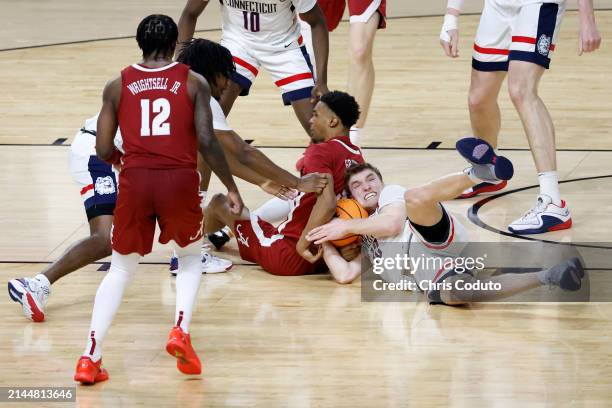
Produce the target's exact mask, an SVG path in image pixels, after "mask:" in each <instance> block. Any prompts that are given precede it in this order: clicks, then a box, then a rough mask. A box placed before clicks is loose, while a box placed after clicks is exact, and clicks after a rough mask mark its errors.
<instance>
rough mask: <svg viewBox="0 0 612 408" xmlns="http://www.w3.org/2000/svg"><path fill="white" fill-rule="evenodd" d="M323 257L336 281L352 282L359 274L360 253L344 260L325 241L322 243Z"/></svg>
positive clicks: (342, 282)
mask: <svg viewBox="0 0 612 408" xmlns="http://www.w3.org/2000/svg"><path fill="white" fill-rule="evenodd" d="M323 259H324V260H325V264H326V265H327V267H328V268H329V272H330V273H331V275H332V276H333V277H334V280H335V281H336V282H338V283H341V284H346V283H352V282H353V281H354V280H355V279H357V278H358V277H359V276H360V275H361V254H359V255H358V256H357V257H355V258H353V259H352V260H351V261H346V260H345V259H344V258H343V257H342V255H340V253H339V252H338V250H337V249H336V248H335V247H334V246H333V245H332V244H330V243H329V242H326V243H324V244H323Z"/></svg>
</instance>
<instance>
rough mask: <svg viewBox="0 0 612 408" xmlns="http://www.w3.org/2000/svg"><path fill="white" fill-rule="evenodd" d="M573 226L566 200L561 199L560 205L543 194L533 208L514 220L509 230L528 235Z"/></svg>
mask: <svg viewBox="0 0 612 408" xmlns="http://www.w3.org/2000/svg"><path fill="white" fill-rule="evenodd" d="M571 226H572V217H571V215H570V212H569V209H568V208H567V204H566V203H565V201H563V200H561V206H558V205H556V204H554V203H553V202H552V198H550V196H548V195H546V194H541V195H540V196H538V199H537V201H536V203H535V205H534V206H533V208H531V209H530V210H529V211H527V212H526V213H525V215H523V216H522V217H521V218H519V219H517V220H515V221H513V222H512V223H511V224H510V225H509V226H508V230H509V231H510V232H513V233H515V234H521V235H528V234H543V233H545V232H551V231H559V230H564V229H568V228H571Z"/></svg>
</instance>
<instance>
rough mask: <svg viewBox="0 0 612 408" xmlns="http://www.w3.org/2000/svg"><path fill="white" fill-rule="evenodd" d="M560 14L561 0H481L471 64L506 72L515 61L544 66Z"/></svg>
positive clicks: (545, 66)
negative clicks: (480, 14)
mask: <svg viewBox="0 0 612 408" xmlns="http://www.w3.org/2000/svg"><path fill="white" fill-rule="evenodd" d="M564 13H565V0H560V1H536V0H485V6H484V10H483V11H482V16H481V17H480V24H479V25H478V31H477V32H476V41H475V43H474V51H473V55H472V57H473V58H472V67H473V68H474V69H475V70H478V71H507V70H508V61H511V60H517V61H527V62H532V63H534V64H537V65H541V66H543V67H544V68H546V69H548V67H549V65H550V58H551V56H552V53H553V51H554V50H555V43H556V40H557V35H558V34H559V28H560V27H561V20H562V19H563V14H564Z"/></svg>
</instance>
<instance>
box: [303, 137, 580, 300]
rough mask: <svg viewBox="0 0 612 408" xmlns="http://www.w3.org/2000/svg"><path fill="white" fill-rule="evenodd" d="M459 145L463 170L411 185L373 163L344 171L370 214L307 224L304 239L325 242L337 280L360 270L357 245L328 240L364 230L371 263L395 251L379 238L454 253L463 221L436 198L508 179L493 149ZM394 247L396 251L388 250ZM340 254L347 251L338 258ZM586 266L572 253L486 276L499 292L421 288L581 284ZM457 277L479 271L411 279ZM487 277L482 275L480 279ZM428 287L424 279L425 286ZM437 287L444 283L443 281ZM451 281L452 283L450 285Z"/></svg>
mask: <svg viewBox="0 0 612 408" xmlns="http://www.w3.org/2000/svg"><path fill="white" fill-rule="evenodd" d="M457 146H458V150H459V151H460V153H462V155H463V156H464V157H465V158H466V159H467V160H468V161H469V162H470V163H471V165H470V166H469V167H468V168H466V169H465V170H464V171H463V172H460V173H455V174H450V175H447V176H444V177H442V178H439V179H437V180H434V181H432V182H430V183H428V184H425V185H423V186H420V187H415V188H412V189H408V190H406V189H404V188H403V187H400V186H398V185H385V184H384V182H383V180H382V176H381V174H380V172H379V171H378V169H376V168H375V167H374V166H372V165H371V164H367V163H366V164H361V165H357V166H353V167H351V168H349V169H348V170H347V174H346V190H347V192H348V193H349V194H350V196H351V197H352V198H354V199H355V200H357V202H359V204H361V205H362V206H363V207H364V208H365V209H366V210H367V211H368V213H369V214H370V216H369V218H365V219H351V220H340V219H334V220H332V221H331V222H329V223H327V224H325V225H322V226H320V227H318V228H314V229H313V230H311V231H310V232H309V233H308V235H307V239H308V240H310V241H312V242H313V243H315V244H321V245H322V247H323V258H324V259H325V262H326V263H327V266H328V267H329V270H330V272H331V274H332V275H333V277H334V279H335V280H336V281H337V282H339V283H350V282H352V281H354V280H355V279H357V278H358V277H359V276H360V275H361V272H362V271H361V265H362V264H361V261H362V259H361V252H360V251H359V249H358V248H356V246H355V245H352V246H350V247H347V248H344V249H342V250H341V252H343V254H341V253H340V251H339V250H338V249H336V248H335V247H334V246H333V245H332V244H331V243H330V242H329V241H332V240H336V239H340V238H343V237H345V236H347V235H350V234H358V235H361V236H362V245H363V246H364V249H365V251H364V252H365V253H367V256H368V257H369V258H370V261H371V262H372V263H374V259H375V258H385V257H391V258H393V257H395V255H396V253H397V246H393V247H391V246H388V245H381V244H383V243H386V242H398V243H404V244H405V247H404V248H405V252H404V253H407V254H408V255H409V256H411V254H410V252H411V250H413V248H414V247H415V246H416V247H418V248H419V249H420V250H421V251H420V252H419V253H418V254H413V255H414V256H420V255H421V253H423V251H422V249H423V248H426V249H427V254H426V255H427V256H431V257H436V256H440V257H449V256H450V257H457V256H459V254H460V252H461V250H462V249H463V248H464V245H461V244H458V243H467V242H468V235H467V231H466V230H465V228H464V227H463V225H461V223H460V222H459V221H458V220H457V219H456V218H455V217H454V216H453V215H452V214H450V213H448V212H447V211H446V210H445V208H444V206H443V205H442V204H441V203H442V202H443V201H445V200H452V199H454V198H455V197H456V196H457V195H458V194H459V193H461V192H462V191H464V190H465V189H466V188H468V187H470V186H472V185H474V184H477V183H481V182H483V181H487V182H491V181H494V182H495V181H499V180H508V179H510V178H511V177H512V174H513V168H512V164H511V163H510V161H508V160H507V159H506V158H504V157H501V156H497V155H496V154H495V152H494V151H493V149H492V147H491V146H490V145H489V144H487V143H486V142H485V141H483V140H480V139H475V138H465V139H462V140H460V141H459V142H458V143H457ZM391 248H393V253H385V249H388V250H390V249H391ZM342 255H344V256H345V257H346V258H347V259H350V260H348V261H347V260H346V259H345V257H343V256H342ZM583 276H584V271H583V269H582V266H581V264H580V262H579V261H578V260H577V259H576V258H572V259H570V260H568V261H566V262H563V263H561V264H559V265H557V266H555V267H553V268H550V269H546V270H542V271H539V272H532V273H522V274H507V275H501V276H494V277H491V278H489V279H487V280H486V281H492V282H495V283H500V284H501V286H502V290H501V291H494V290H491V291H487V290H482V291H477V290H473V291H459V290H455V289H451V290H439V291H438V290H430V291H427V292H426V296H427V298H428V300H429V301H431V302H434V303H440V302H441V303H445V304H449V305H456V304H462V303H466V302H470V301H485V300H495V299H500V298H504V297H508V296H512V295H514V294H516V293H519V292H523V291H526V290H528V289H531V288H535V287H538V286H540V285H544V284H553V285H557V286H560V287H561V288H562V289H565V290H578V289H579V288H580V285H581V278H582V277H583ZM458 277H461V279H463V280H464V281H474V280H477V278H475V277H473V276H471V275H470V274H469V273H463V274H459V273H457V272H455V271H454V270H453V269H452V268H448V269H442V270H439V269H429V270H428V269H427V268H419V269H418V270H417V271H416V272H415V274H414V278H415V280H416V281H417V283H419V287H422V286H421V282H423V281H426V282H431V283H441V282H443V281H448V282H452V281H454V280H456V279H458ZM481 281H482V282H483V283H484V280H481ZM423 286H425V285H423ZM440 286H442V285H440ZM451 286H453V287H454V285H451Z"/></svg>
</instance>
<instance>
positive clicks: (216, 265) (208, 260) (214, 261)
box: [170, 246, 234, 276]
mask: <svg viewBox="0 0 612 408" xmlns="http://www.w3.org/2000/svg"><path fill="white" fill-rule="evenodd" d="M232 266H234V264H233V263H232V261H230V260H228V259H223V258H219V257H218V256H214V255H212V254H210V253H209V252H208V250H207V249H206V248H205V247H204V246H203V247H202V273H221V272H227V271H229V270H230V269H232ZM179 268H180V265H179V261H178V257H177V256H176V253H174V254H173V255H172V258H171V259H170V273H171V274H172V275H173V276H176V271H177V270H178V269H179Z"/></svg>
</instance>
